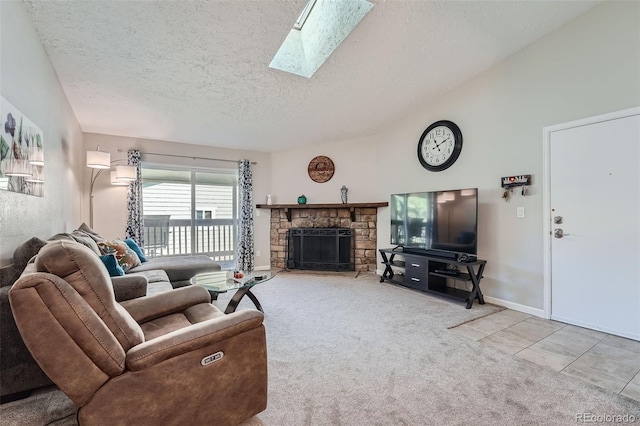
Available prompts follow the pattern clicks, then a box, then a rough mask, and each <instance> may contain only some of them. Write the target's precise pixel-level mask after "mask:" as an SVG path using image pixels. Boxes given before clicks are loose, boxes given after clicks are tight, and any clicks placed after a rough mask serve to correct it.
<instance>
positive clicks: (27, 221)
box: [0, 1, 84, 265]
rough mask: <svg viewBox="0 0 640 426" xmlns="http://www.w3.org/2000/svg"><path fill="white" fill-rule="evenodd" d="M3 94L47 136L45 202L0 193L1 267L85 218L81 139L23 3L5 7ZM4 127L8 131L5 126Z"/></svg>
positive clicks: (0, 33)
mask: <svg viewBox="0 0 640 426" xmlns="http://www.w3.org/2000/svg"><path fill="white" fill-rule="evenodd" d="M0 23H1V25H0V39H1V54H0V57H1V58H2V60H1V61H0V75H1V77H0V90H1V92H2V96H4V97H5V98H6V99H7V100H8V101H9V102H11V103H12V104H13V105H14V106H15V107H16V108H18V109H19V110H20V111H21V112H22V113H23V114H24V115H25V116H27V117H28V118H29V119H30V120H31V121H33V122H34V123H35V124H36V125H37V126H39V127H40V128H41V129H42V131H43V133H44V155H45V167H44V170H45V183H44V197H35V196H30V195H24V194H18V193H14V192H8V191H0V265H6V264H9V263H11V259H12V256H13V251H14V249H15V248H16V247H17V246H18V245H20V244H22V243H23V242H24V241H26V240H28V239H29V238H31V237H33V236H36V237H40V238H43V239H46V238H48V237H50V236H51V235H53V234H55V233H58V232H63V231H69V230H72V229H75V228H76V227H78V225H80V223H81V216H82V195H81V194H82V168H83V161H84V160H83V157H82V133H81V130H80V126H79V125H78V121H77V120H76V117H75V114H74V113H73V111H72V110H71V106H70V105H69V103H68V101H67V98H66V96H65V94H64V92H63V90H62V88H61V86H60V83H59V81H58V77H57V76H56V74H55V72H54V70H53V67H52V65H51V63H50V62H49V58H48V56H47V54H46V52H45V50H44V47H43V46H42V44H41V43H40V40H39V39H38V37H37V35H36V32H35V29H34V27H33V24H32V23H31V20H30V19H29V17H28V15H27V13H26V11H25V8H24V5H23V3H22V2H21V1H0ZM1 125H4V121H3V122H2V124H1Z"/></svg>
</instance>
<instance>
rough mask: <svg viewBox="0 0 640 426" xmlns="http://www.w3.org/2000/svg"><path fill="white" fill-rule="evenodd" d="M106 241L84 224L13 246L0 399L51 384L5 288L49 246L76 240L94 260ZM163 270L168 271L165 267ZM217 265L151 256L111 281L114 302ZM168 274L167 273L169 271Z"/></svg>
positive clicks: (2, 294)
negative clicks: (99, 245)
mask: <svg viewBox="0 0 640 426" xmlns="http://www.w3.org/2000/svg"><path fill="white" fill-rule="evenodd" d="M102 239H104V238H103V237H101V236H100V235H99V234H97V233H96V232H95V231H93V230H91V229H90V228H89V227H88V226H86V225H85V224H82V225H81V226H80V227H79V228H78V229H76V230H75V231H73V232H70V233H60V234H56V235H53V236H51V237H49V239H48V240H47V241H44V240H41V239H39V238H36V237H33V238H31V239H29V240H28V241H26V242H24V243H23V244H21V245H20V246H19V247H17V248H16V250H15V251H14V255H13V263H12V264H11V265H7V266H4V267H2V268H0V399H2V401H6V400H11V399H16V398H21V397H25V396H28V395H29V393H30V391H31V390H33V389H38V388H41V387H44V386H49V385H51V384H52V382H51V380H50V379H49V378H48V377H47V375H46V374H44V372H43V371H42V370H41V369H40V367H39V366H38V364H37V363H36V362H35V360H34V359H33V357H32V356H31V354H30V353H29V351H28V350H27V348H26V347H25V345H24V343H23V341H22V338H21V337H20V333H19V332H18V329H17V327H16V324H15V321H14V318H13V315H12V312H11V308H10V306H9V290H10V288H11V286H12V285H13V284H14V283H15V282H16V281H17V280H18V278H19V277H20V276H21V275H23V274H25V273H31V272H34V268H35V267H34V265H33V259H34V256H35V255H36V254H38V252H39V251H40V249H41V248H42V247H44V246H45V245H46V244H47V243H50V242H52V241H75V242H78V243H81V244H83V245H85V246H86V247H88V248H90V249H91V251H92V252H93V253H94V254H95V255H96V256H98V255H99V251H96V250H98V249H97V245H96V241H99V240H102ZM163 268H166V271H165V270H164V269H163ZM219 270H220V265H219V264H218V263H216V262H214V261H212V260H211V259H210V258H209V257H207V256H173V257H167V258H161V257H160V258H153V259H149V261H148V262H145V263H143V264H142V265H140V266H138V267H136V268H132V269H130V270H129V271H127V274H126V275H125V276H121V277H111V282H112V285H113V291H114V294H115V299H116V300H117V301H119V302H120V301H125V300H130V299H133V298H137V297H142V296H147V295H153V294H157V293H162V292H167V291H171V290H173V289H174V288H179V287H182V286H185V285H187V284H189V280H190V279H191V277H193V276H194V275H196V274H198V273H201V272H208V271H219ZM167 271H168V272H167Z"/></svg>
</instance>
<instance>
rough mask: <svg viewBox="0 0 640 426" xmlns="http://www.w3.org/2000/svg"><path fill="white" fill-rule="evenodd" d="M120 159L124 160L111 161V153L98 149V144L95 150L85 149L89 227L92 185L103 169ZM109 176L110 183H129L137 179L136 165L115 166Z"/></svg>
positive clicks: (90, 221)
mask: <svg viewBox="0 0 640 426" xmlns="http://www.w3.org/2000/svg"><path fill="white" fill-rule="evenodd" d="M122 161H126V160H114V161H111V154H110V153H108V152H104V151H100V146H98V147H97V148H96V150H95V151H87V167H89V168H90V169H91V180H90V182H91V185H90V187H89V227H91V228H93V186H94V185H95V183H96V180H97V179H98V176H100V174H101V173H102V172H103V171H105V170H110V169H111V166H112V165H115V164H116V163H119V162H122ZM96 170H97V172H96ZM110 176H111V184H112V185H129V183H130V182H132V181H134V180H136V179H137V173H136V167H135V166H128V165H120V166H115V171H111V174H110Z"/></svg>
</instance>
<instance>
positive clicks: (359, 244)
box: [256, 203, 388, 271]
mask: <svg viewBox="0 0 640 426" xmlns="http://www.w3.org/2000/svg"><path fill="white" fill-rule="evenodd" d="M387 205H388V203H359V204H311V205H304V204H302V205H298V204H280V205H266V204H260V205H257V206H256V207H257V208H268V209H271V267H272V268H285V267H286V266H287V265H286V261H287V232H288V231H289V229H291V228H350V229H352V230H353V244H354V250H353V257H354V258H353V264H354V266H355V270H356V271H374V270H375V269H376V254H377V252H376V245H377V221H378V214H377V213H378V211H377V207H382V206H387Z"/></svg>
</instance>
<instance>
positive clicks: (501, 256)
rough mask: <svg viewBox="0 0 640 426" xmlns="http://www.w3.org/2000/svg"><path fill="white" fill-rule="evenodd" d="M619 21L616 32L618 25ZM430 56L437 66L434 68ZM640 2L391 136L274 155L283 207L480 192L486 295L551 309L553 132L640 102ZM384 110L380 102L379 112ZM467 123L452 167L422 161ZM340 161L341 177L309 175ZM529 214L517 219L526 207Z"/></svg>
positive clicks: (564, 31)
mask: <svg viewBox="0 0 640 426" xmlns="http://www.w3.org/2000/svg"><path fill="white" fill-rule="evenodd" d="M612 23H615V24H612ZM427 59H428V58H425V60H427ZM639 76H640V3H638V2H605V3H603V4H601V5H599V6H597V7H595V8H594V9H592V10H590V11H588V12H587V13H586V14H584V15H582V16H580V17H578V18H577V19H575V20H574V21H572V22H570V23H569V24H567V25H565V26H564V27H562V28H560V29H559V30H557V31H555V32H553V33H551V34H550V35H548V36H546V37H544V38H543V39H541V40H539V41H538V42H536V43H534V44H532V45H530V46H528V47H527V48H525V49H523V50H522V51H520V52H519V53H517V54H516V55H514V56H512V57H510V58H509V59H507V60H505V61H504V62H503V63H501V64H499V65H497V66H495V67H493V68H492V69H490V70H488V71H486V72H485V73H483V74H481V75H479V76H477V77H476V78H473V79H471V80H470V81H468V82H466V83H464V84H463V85H461V86H459V87H458V88H456V89H455V90H452V91H451V92H449V93H447V94H445V95H443V96H442V97H441V98H440V99H436V100H430V101H429V103H428V104H425V105H418V106H417V107H416V108H415V109H414V110H413V111H411V112H410V113H408V114H407V115H406V117H405V118H404V119H403V120H401V121H399V122H397V123H395V124H394V125H392V126H389V128H388V129H387V130H386V131H385V132H384V133H382V134H380V135H376V136H372V137H368V138H363V139H359V140H353V141H341V142H335V143H331V144H326V145H322V146H317V147H314V148H310V149H300V150H294V151H288V152H282V153H276V154H273V156H272V162H273V174H272V185H271V186H272V188H273V189H272V194H273V197H274V202H278V203H291V202H295V200H296V197H297V196H298V195H300V194H302V193H304V194H305V195H306V196H307V198H308V200H309V201H308V202H309V203H315V202H339V201H338V200H339V188H340V186H341V185H343V184H345V185H347V186H348V187H350V192H349V194H350V196H351V197H350V201H354V202H366V201H388V200H389V196H390V194H392V193H401V192H411V191H427V190H444V189H454V188H466V187H478V189H479V225H478V237H479V246H478V255H479V257H481V258H484V259H487V260H488V265H487V268H486V270H485V273H484V277H485V278H484V280H483V281H482V290H483V292H484V294H485V295H486V296H490V297H493V298H496V299H499V300H502V301H505V302H508V303H512V304H516V305H522V306H524V307H528V308H533V310H539V311H538V312H541V310H542V308H543V252H542V250H543V246H542V243H543V235H542V227H543V223H542V216H543V212H542V193H541V191H542V181H541V179H542V169H543V164H542V128H543V127H545V126H548V125H551V124H556V123H562V122H565V121H569V120H574V119H578V118H582V117H588V116H592V115H596V114H601V113H605V112H610V111H615V110H620V109H625V108H629V107H633V106H638V105H640V78H639ZM371 107H372V108H375V105H372V106H371ZM442 119H448V120H451V121H453V122H455V123H456V124H458V126H460V128H461V130H462V133H463V138H464V145H463V149H462V154H461V155H460V158H459V159H458V161H457V162H456V163H455V164H454V166H452V167H451V168H449V169H448V170H446V171H444V172H440V173H432V172H428V171H426V170H425V169H423V168H422V167H421V165H420V163H419V162H418V159H417V155H416V152H417V144H418V139H419V137H420V135H421V134H422V132H423V131H424V129H425V128H426V127H427V126H428V125H429V124H431V123H433V122H434V121H437V120H442ZM316 155H327V156H329V157H330V158H331V159H332V160H333V161H334V163H335V165H336V174H335V176H334V177H333V179H332V180H330V181H329V182H327V183H324V184H317V183H315V182H313V181H311V180H310V179H309V177H308V176H307V171H306V167H307V164H308V163H309V160H311V158H313V157H314V156H316ZM517 174H532V175H533V187H532V188H531V190H530V191H529V195H528V196H526V197H522V196H520V195H517V196H514V197H513V198H512V200H511V201H510V202H508V203H507V202H505V201H504V200H502V199H501V195H502V190H501V188H500V178H501V177H502V176H509V175H517ZM517 206H523V207H525V212H526V217H525V218H523V219H518V218H516V207H517ZM378 224H379V229H378V247H379V248H383V247H388V246H389V211H388V208H384V209H380V210H379V211H378Z"/></svg>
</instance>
